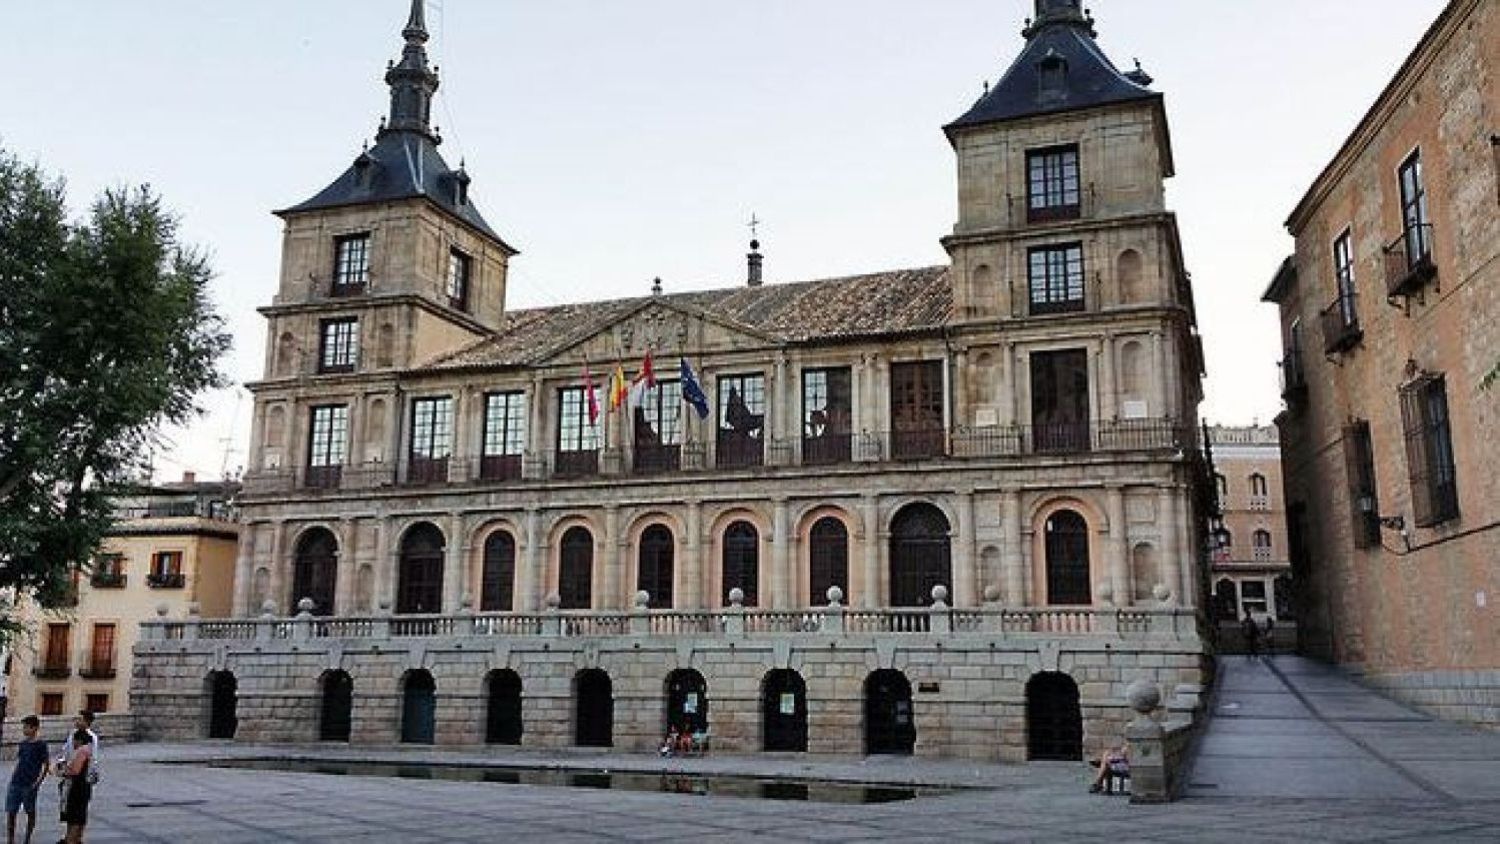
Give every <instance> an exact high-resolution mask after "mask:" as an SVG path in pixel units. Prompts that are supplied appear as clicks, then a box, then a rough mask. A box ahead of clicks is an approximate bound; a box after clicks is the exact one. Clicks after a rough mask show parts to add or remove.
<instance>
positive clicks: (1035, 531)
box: [1028, 495, 1109, 606]
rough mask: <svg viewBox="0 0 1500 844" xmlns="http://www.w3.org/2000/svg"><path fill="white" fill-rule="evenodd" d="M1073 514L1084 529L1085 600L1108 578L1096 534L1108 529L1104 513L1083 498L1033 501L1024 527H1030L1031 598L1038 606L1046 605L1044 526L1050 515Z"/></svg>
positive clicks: (1056, 497) (1091, 599)
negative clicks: (1085, 563)
mask: <svg viewBox="0 0 1500 844" xmlns="http://www.w3.org/2000/svg"><path fill="white" fill-rule="evenodd" d="M1065 511H1067V512H1073V513H1076V514H1077V515H1078V516H1079V517H1080V518H1081V519H1082V520H1083V523H1084V526H1085V531H1084V533H1083V537H1085V542H1086V544H1085V546H1084V549H1083V550H1085V551H1086V553H1087V559H1088V590H1089V596H1090V598H1089V601H1088V603H1092V602H1093V597H1092V596H1093V595H1094V594H1095V592H1096V591H1097V589H1098V588H1099V584H1100V583H1103V582H1105V580H1106V579H1107V577H1108V567H1107V566H1106V565H1104V556H1103V554H1104V548H1103V543H1102V542H1101V541H1100V535H1101V534H1103V533H1106V532H1107V531H1108V530H1109V524H1108V521H1107V520H1106V519H1105V518H1104V514H1103V513H1102V512H1101V511H1100V509H1099V508H1098V507H1097V506H1095V505H1094V504H1093V502H1092V501H1091V500H1089V499H1088V498H1086V497H1084V496H1072V495H1062V496H1054V497H1050V498H1045V499H1043V500H1041V501H1039V502H1037V504H1036V506H1034V507H1033V508H1032V511H1031V512H1032V514H1031V518H1030V520H1029V521H1028V524H1029V525H1030V526H1031V534H1032V539H1031V541H1032V545H1031V549H1032V551H1031V583H1032V595H1031V598H1032V600H1033V601H1034V602H1036V604H1037V605H1038V606H1047V605H1048V603H1049V601H1048V595H1047V592H1048V579H1047V575H1048V569H1047V538H1048V530H1047V523H1048V521H1049V520H1050V519H1052V517H1053V515H1054V514H1056V513H1060V512H1065Z"/></svg>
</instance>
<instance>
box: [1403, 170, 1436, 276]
mask: <svg viewBox="0 0 1500 844" xmlns="http://www.w3.org/2000/svg"><path fill="white" fill-rule="evenodd" d="M1399 180H1400V182H1401V231H1402V236H1403V237H1404V238H1405V240H1406V261H1407V266H1408V267H1415V266H1416V265H1417V264H1419V263H1421V262H1422V261H1423V260H1425V259H1427V258H1428V257H1430V256H1431V250H1432V243H1431V230H1430V228H1429V226H1428V223H1429V222H1430V221H1429V219H1428V217H1427V187H1426V186H1425V185H1424V184H1423V182H1422V151H1421V150H1417V151H1416V152H1413V153H1412V154H1411V157H1410V158H1408V159H1406V161H1404V162H1402V164H1401V170H1400V172H1399Z"/></svg>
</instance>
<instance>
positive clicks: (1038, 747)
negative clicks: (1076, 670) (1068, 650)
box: [1026, 671, 1083, 762]
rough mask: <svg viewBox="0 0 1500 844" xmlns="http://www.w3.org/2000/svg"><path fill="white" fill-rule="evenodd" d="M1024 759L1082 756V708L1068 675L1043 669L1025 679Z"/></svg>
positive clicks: (1067, 759)
mask: <svg viewBox="0 0 1500 844" xmlns="http://www.w3.org/2000/svg"><path fill="white" fill-rule="evenodd" d="M1026 758H1027V759H1028V760H1043V759H1045V760H1056V761H1063V762H1077V761H1080V760H1082V759H1083V707H1082V706H1081V705H1080V702H1079V693H1078V683H1077V681H1075V680H1074V679H1073V678H1072V677H1071V676H1069V675H1068V674H1065V673H1063V672H1060V671H1043V672H1041V673H1038V674H1033V675H1032V676H1031V679H1030V680H1028V681H1026Z"/></svg>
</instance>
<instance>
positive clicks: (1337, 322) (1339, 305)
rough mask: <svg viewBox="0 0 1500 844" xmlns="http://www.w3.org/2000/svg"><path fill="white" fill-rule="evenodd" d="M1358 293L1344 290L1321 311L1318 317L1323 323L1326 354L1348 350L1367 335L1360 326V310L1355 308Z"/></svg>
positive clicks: (1324, 350) (1324, 351)
mask: <svg viewBox="0 0 1500 844" xmlns="http://www.w3.org/2000/svg"><path fill="white" fill-rule="evenodd" d="M1356 295H1357V294H1356V293H1355V292H1354V291H1352V290H1348V291H1344V292H1342V293H1340V294H1339V295H1338V297H1337V298H1335V299H1334V300H1333V303H1332V304H1330V305H1329V306H1328V307H1326V308H1324V309H1323V310H1322V312H1321V313H1319V315H1318V318H1319V320H1320V321H1321V322H1322V324H1323V353H1324V354H1328V355H1333V354H1338V353H1339V352H1345V351H1348V350H1349V349H1352V348H1354V347H1355V346H1356V345H1358V344H1359V341H1360V339H1361V338H1363V337H1364V336H1365V332H1364V330H1363V329H1362V328H1360V326H1359V311H1358V309H1356V308H1355V296H1356Z"/></svg>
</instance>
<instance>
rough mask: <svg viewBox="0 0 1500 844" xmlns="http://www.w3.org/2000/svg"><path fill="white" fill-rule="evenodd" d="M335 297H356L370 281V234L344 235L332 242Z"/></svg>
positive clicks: (333, 290) (333, 291)
mask: <svg viewBox="0 0 1500 844" xmlns="http://www.w3.org/2000/svg"><path fill="white" fill-rule="evenodd" d="M333 253H334V258H333V287H332V293H333V295H335V296H356V295H359V294H361V293H364V292H365V285H366V284H368V283H369V281H370V233H369V232H361V233H360V234H351V235H345V236H343V237H339V238H335V239H334V241H333Z"/></svg>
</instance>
